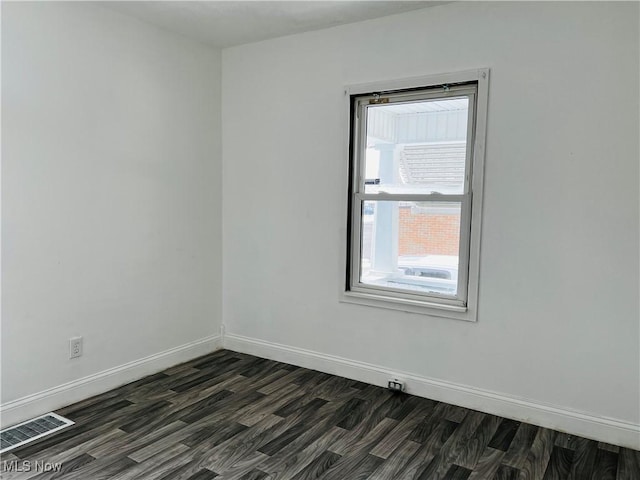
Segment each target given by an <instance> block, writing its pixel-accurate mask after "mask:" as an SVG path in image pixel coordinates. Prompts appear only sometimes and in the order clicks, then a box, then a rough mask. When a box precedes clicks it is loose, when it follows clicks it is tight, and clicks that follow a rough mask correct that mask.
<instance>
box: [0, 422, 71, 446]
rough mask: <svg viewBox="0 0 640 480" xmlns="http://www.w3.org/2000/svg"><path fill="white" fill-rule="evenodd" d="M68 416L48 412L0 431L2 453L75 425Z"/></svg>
mask: <svg viewBox="0 0 640 480" xmlns="http://www.w3.org/2000/svg"><path fill="white" fill-rule="evenodd" d="M73 424H74V422H72V421H71V420H69V419H68V418H64V417H61V416H60V415H56V414H55V413H46V414H44V415H42V416H40V417H37V418H33V419H31V420H28V421H26V422H22V423H19V424H18V425H14V426H13V427H9V428H7V429H5V430H2V431H0V453H4V452H8V451H9V450H13V449H14V448H17V447H20V446H22V445H26V444H27V443H30V442H33V441H34V440H38V439H39V438H42V437H45V436H47V435H50V434H52V433H55V432H57V431H58V430H62V429H63V428H67V427H68V426H69V425H73Z"/></svg>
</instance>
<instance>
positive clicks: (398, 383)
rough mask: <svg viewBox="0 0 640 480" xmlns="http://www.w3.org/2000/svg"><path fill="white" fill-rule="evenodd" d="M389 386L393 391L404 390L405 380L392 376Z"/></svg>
mask: <svg viewBox="0 0 640 480" xmlns="http://www.w3.org/2000/svg"><path fill="white" fill-rule="evenodd" d="M387 388H388V389H389V390H391V391H392V392H404V382H403V381H402V380H398V379H397V378H392V379H390V380H389V381H388V382H387Z"/></svg>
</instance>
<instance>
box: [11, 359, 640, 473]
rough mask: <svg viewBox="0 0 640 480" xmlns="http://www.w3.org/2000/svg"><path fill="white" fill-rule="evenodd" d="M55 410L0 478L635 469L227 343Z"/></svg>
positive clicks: (602, 453)
mask: <svg viewBox="0 0 640 480" xmlns="http://www.w3.org/2000/svg"><path fill="white" fill-rule="evenodd" d="M57 413H59V414H60V415H63V416H66V417H68V418H70V419H71V420H73V421H75V422H76V424H75V425H74V426H73V427H71V428H68V429H66V430H63V431H61V432H58V433H57V434H54V435H51V436H49V437H46V438H43V439H41V440H40V441H37V442H34V443H33V444H29V445H26V446H24V447H21V448H19V449H16V450H14V451H12V452H11V453H10V454H8V455H4V456H3V458H2V461H3V463H2V469H3V472H2V473H1V477H2V478H3V479H6V480H14V479H33V480H45V479H66V480H100V479H114V480H116V479H117V480H127V479H132V480H133V479H141V480H155V479H157V480H209V479H213V478H215V479H216V480H313V479H323V480H392V479H393V480H466V479H469V480H480V479H486V480H534V479H539V480H556V479H557V480H562V479H571V480H582V479H584V480H608V479H611V480H638V479H640V452H638V451H634V450H630V449H626V448H619V447H616V446H612V445H607V444H603V443H599V442H596V441H593V440H588V439H585V438H580V437H575V436H570V435H567V434H564V433H559V432H556V431H553V430H548V429H545V428H540V427H536V426H533V425H529V424H526V423H520V422H517V421H514V420H509V419H504V418H500V417H496V416H493V415H488V414H484V413H481V412H477V411H474V410H468V409H465V408H462V407H457V406H454V405H448V404H445V403H439V402H436V401H433V400H429V399H424V398H419V397H413V396H410V395H405V394H393V393H391V392H389V391H387V390H386V389H383V388H380V387H376V386H372V385H367V384H364V383H361V382H356V381H353V380H348V379H346V378H342V377H337V376H333V375H328V374H326V373H321V372H317V371H312V370H307V369H304V368H298V367H295V366H292V365H287V364H284V363H279V362H274V361H270V360H265V359H261V358H257V357H252V356H250V355H244V354H240V353H235V352H231V351H227V350H221V351H218V352H215V353H213V354H211V355H208V356H205V357H201V358H198V359H196V360H193V361H191V362H188V363H185V364H182V365H178V366H176V367H173V368H170V369H168V370H166V371H164V372H162V373H157V374H155V375H151V376H149V377H146V378H143V379H141V380H139V381H136V382H133V383H130V384H128V385H125V386H123V387H120V388H117V389H115V390H111V391H109V392H107V393H104V394H102V395H99V396H97V397H93V398H90V399H87V400H84V401H82V402H79V403H77V404H75V405H70V406H68V407H66V408H63V409H61V410H59V411H57ZM23 461H28V462H31V463H30V465H31V467H32V469H31V471H28V472H27V471H23V472H18V471H15V467H16V466H22V465H24V464H23V463H22V462H23ZM36 462H50V463H52V464H55V463H57V464H59V465H60V470H59V471H55V472H43V471H41V470H42V468H40V469H39V470H38V469H36V468H35V466H36ZM39 465H41V466H42V465H43V463H39ZM11 466H13V467H14V470H13V471H8V470H9V469H10V467H11Z"/></svg>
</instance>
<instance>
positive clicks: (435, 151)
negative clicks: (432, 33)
mask: <svg viewBox="0 0 640 480" xmlns="http://www.w3.org/2000/svg"><path fill="white" fill-rule="evenodd" d="M487 91H488V70H486V69H483V70H475V71H472V72H463V73H459V74H449V75H444V76H439V77H431V78H422V79H410V80H406V81H400V82H389V83H385V84H369V85H361V86H355V87H351V88H350V89H349V91H348V93H349V94H350V122H351V123H350V127H351V128H350V132H351V134H350V148H349V151H350V185H349V222H348V223H349V226H348V232H349V234H348V237H349V238H348V246H347V259H348V260H347V262H346V264H347V265H346V267H347V268H346V270H347V272H346V273H347V279H346V280H347V281H346V289H345V290H346V291H345V294H344V296H343V299H344V300H345V301H353V302H356V303H364V304H367V305H374V306H381V307H386V308H395V309H401V310H408V311H413V312H419V313H429V314H435V315H439V316H449V317H453V318H459V319H464V320H475V319H476V304H477V288H478V267H479V241H480V238H479V236H480V213H481V202H482V173H483V157H484V129H485V123H486V103H487Z"/></svg>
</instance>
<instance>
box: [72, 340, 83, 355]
mask: <svg viewBox="0 0 640 480" xmlns="http://www.w3.org/2000/svg"><path fill="white" fill-rule="evenodd" d="M80 356H82V337H72V338H70V339H69V358H77V357H80Z"/></svg>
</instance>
